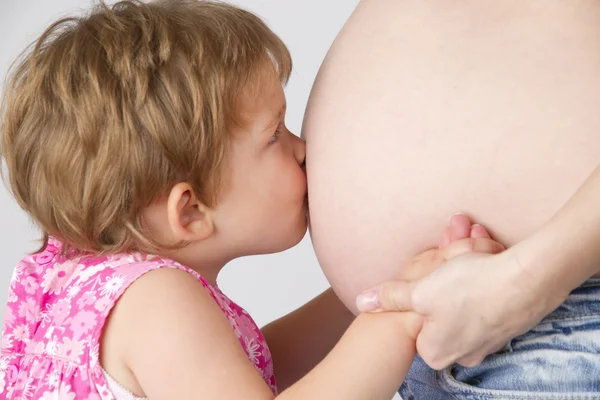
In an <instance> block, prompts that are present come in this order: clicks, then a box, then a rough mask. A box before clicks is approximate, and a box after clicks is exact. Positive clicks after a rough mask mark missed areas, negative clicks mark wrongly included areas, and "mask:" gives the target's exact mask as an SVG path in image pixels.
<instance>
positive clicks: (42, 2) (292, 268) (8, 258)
mask: <svg viewBox="0 0 600 400" xmlns="http://www.w3.org/2000/svg"><path fill="white" fill-rule="evenodd" d="M113 2H114V1H110V2H109V3H113ZM358 2H359V0H343V1H341V0H339V1H338V0H332V1H323V0H237V1H232V3H234V4H236V5H239V6H241V7H244V8H246V9H248V10H250V11H253V12H255V13H257V14H258V15H260V16H261V17H263V18H264V19H265V21H266V22H267V23H268V24H269V26H270V27H271V28H272V29H273V30H274V31H275V32H276V33H277V34H278V35H279V36H280V37H281V38H282V39H283V41H284V42H285V43H286V44H287V45H288V47H289V49H290V51H291V53H292V57H293V59H294V72H293V74H292V77H291V80H290V82H289V85H288V87H287V88H286V93H287V99H288V115H287V124H288V127H289V128H290V130H291V131H292V132H294V133H296V134H299V133H300V127H301V124H302V117H303V112H304V108H305V106H306V101H307V99H308V95H309V93H310V89H311V86H312V83H313V81H314V78H315V76H316V74H317V71H318V69H319V66H320V64H321V62H322V60H323V58H324V57H325V54H326V53H327V49H328V48H329V46H330V45H331V43H332V42H333V40H334V39H335V36H336V35H337V33H338V32H339V30H340V29H341V27H342V26H343V24H344V22H345V21H346V19H347V18H348V17H349V16H350V14H351V13H352V11H353V10H354V8H355V6H356V5H357V4H358ZM90 4H92V2H91V1H89V0H52V1H48V0H0V77H2V81H3V80H4V79H3V78H4V77H5V76H6V73H7V71H8V68H9V66H10V63H11V62H12V61H13V60H14V59H15V57H17V55H18V54H19V53H20V52H21V51H22V49H23V48H25V46H26V45H28V44H29V43H30V42H31V41H33V40H34V39H35V38H36V37H37V36H38V35H39V34H40V33H41V32H42V31H43V30H44V28H45V27H46V26H47V25H48V24H49V23H51V22H52V21H54V20H56V19H57V18H59V17H64V16H67V15H71V14H74V13H75V14H77V13H78V12H79V10H81V9H85V8H87V7H88V6H89V5H90ZM0 226H1V228H2V229H0V254H1V266H0V304H2V306H1V307H0V320H3V315H4V306H3V305H4V303H5V301H6V295H7V288H8V284H9V280H10V276H11V273H12V269H13V267H14V265H15V264H16V263H17V262H18V261H19V259H20V258H21V257H22V256H23V255H24V254H26V253H27V252H28V251H32V250H33V249H35V247H36V246H37V242H36V240H37V238H38V233H37V232H36V230H35V228H34V227H33V226H32V224H31V223H30V221H29V219H28V217H27V215H25V214H24V213H23V212H22V211H21V210H20V209H19V207H18V206H17V205H16V203H15V202H14V201H13V199H12V198H11V197H10V195H9V193H8V192H7V190H6V188H5V187H4V186H3V185H0ZM219 285H220V287H221V288H222V289H223V290H224V291H225V292H226V293H227V294H228V295H229V296H230V297H231V298H232V299H233V300H234V301H236V302H238V303H240V304H241V305H242V306H243V307H245V308H246V309H247V310H248V311H249V312H250V313H251V314H252V315H253V317H254V318H255V319H256V321H257V322H258V324H259V325H263V324H265V323H267V322H269V321H271V320H273V319H275V318H277V317H279V316H281V315H283V314H285V313H287V312H289V311H291V310H293V309H295V308H296V307H298V306H300V305H302V304H303V303H304V302H306V301H307V300H309V299H310V298H312V297H314V296H315V295H317V294H318V293H320V292H321V291H323V290H324V289H326V288H327V287H328V284H327V281H326V279H325V277H324V276H323V274H322V272H321V270H320V268H319V265H318V263H317V259H316V257H315V254H314V252H313V249H312V246H311V243H310V238H309V236H308V235H307V236H306V237H305V238H304V240H303V241H302V242H301V243H300V244H299V245H298V246H296V247H295V248H293V249H290V250H288V251H285V252H283V253H279V254H273V255H268V256H257V257H247V258H243V259H239V260H236V261H234V262H232V263H231V264H230V265H228V266H227V267H226V268H225V269H224V271H223V272H222V274H221V276H220V277H219Z"/></svg>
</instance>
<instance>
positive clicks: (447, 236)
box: [440, 228, 452, 249]
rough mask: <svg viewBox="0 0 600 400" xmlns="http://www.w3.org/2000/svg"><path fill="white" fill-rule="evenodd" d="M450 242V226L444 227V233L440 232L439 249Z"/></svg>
mask: <svg viewBox="0 0 600 400" xmlns="http://www.w3.org/2000/svg"><path fill="white" fill-rule="evenodd" d="M450 242H452V239H451V237H450V228H446V229H444V233H442V239H441V240H440V249H443V248H444V247H446V246H448V245H449V244H450Z"/></svg>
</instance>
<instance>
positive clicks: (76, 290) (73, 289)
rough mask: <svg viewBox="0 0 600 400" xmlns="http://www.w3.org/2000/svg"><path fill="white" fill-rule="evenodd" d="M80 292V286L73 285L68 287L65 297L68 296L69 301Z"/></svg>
mask: <svg viewBox="0 0 600 400" xmlns="http://www.w3.org/2000/svg"><path fill="white" fill-rule="evenodd" d="M80 291H81V286H78V285H73V286H71V287H69V289H68V290H67V295H68V296H69V298H70V299H72V298H73V297H75V296H77V294H78V293H79V292H80Z"/></svg>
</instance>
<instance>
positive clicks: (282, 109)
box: [273, 103, 287, 124]
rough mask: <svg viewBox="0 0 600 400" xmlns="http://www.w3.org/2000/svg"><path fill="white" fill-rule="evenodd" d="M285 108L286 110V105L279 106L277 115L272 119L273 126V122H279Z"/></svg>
mask: <svg viewBox="0 0 600 400" xmlns="http://www.w3.org/2000/svg"><path fill="white" fill-rule="evenodd" d="M286 108H287V103H284V104H283V106H281V109H280V110H279V112H278V113H277V115H276V116H275V118H274V119H273V124H275V122H279V121H281V118H282V117H283V116H284V114H285V110H286Z"/></svg>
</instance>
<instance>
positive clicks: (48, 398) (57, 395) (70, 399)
mask: <svg viewBox="0 0 600 400" xmlns="http://www.w3.org/2000/svg"><path fill="white" fill-rule="evenodd" d="M74 399H75V393H73V392H71V385H67V384H66V383H64V382H63V383H61V384H60V388H59V389H58V390H57V391H53V392H44V395H43V396H42V397H41V398H40V400H74Z"/></svg>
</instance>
